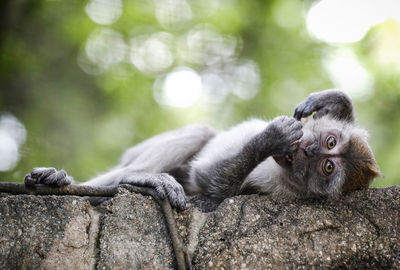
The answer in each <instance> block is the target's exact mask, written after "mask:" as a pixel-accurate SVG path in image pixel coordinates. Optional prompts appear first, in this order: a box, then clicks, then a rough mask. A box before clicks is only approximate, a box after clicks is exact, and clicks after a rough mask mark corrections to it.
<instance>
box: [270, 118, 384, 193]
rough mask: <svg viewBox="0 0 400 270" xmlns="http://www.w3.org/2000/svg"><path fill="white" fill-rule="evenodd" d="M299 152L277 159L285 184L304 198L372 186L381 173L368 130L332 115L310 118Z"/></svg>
mask: <svg viewBox="0 0 400 270" xmlns="http://www.w3.org/2000/svg"><path fill="white" fill-rule="evenodd" d="M303 132H304V135H303V137H302V139H301V142H300V143H299V147H298V149H297V151H296V152H295V153H293V154H292V155H290V156H286V157H285V158H280V159H278V160H277V159H275V160H277V162H278V163H279V165H281V166H282V167H283V168H284V172H285V173H286V174H287V177H285V183H284V184H285V185H286V186H287V188H288V189H289V190H291V191H293V194H298V195H299V196H301V197H326V196H330V197H332V196H336V195H338V194H340V193H343V192H349V191H352V190H357V189H365V188H368V187H369V185H370V184H371V183H372V181H373V180H374V178H376V177H379V176H381V174H380V172H379V168H378V165H377V163H376V161H375V158H374V155H373V153H372V151H371V148H370V147H369V145H368V143H367V132H366V131H365V130H363V129H361V128H358V127H356V126H355V125H354V124H353V123H348V122H344V121H337V120H335V119H331V118H329V117H328V116H325V117H322V118H320V119H310V120H308V122H306V123H305V124H304V127H303Z"/></svg>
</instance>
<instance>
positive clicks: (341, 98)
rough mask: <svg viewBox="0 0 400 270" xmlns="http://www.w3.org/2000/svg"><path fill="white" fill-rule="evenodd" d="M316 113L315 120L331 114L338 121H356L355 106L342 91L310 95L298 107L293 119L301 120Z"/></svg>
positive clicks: (332, 90) (330, 90)
mask: <svg viewBox="0 0 400 270" xmlns="http://www.w3.org/2000/svg"><path fill="white" fill-rule="evenodd" d="M314 112H315V114H314V119H317V118H321V117H322V116H325V115H327V114H330V115H331V116H332V117H334V118H336V119H338V120H344V121H348V122H353V121H354V113H353V104H352V103H351V100H350V98H349V97H348V96H347V95H346V94H345V93H344V92H342V91H340V90H335V89H329V90H325V91H321V92H316V93H312V94H310V95H309V96H308V98H307V99H306V100H304V101H303V102H301V103H300V104H299V105H297V107H296V109H295V111H294V115H293V117H294V118H296V119H297V120H300V119H301V118H306V117H308V116H310V115H311V114H313V113H314Z"/></svg>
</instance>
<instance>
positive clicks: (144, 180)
mask: <svg viewBox="0 0 400 270" xmlns="http://www.w3.org/2000/svg"><path fill="white" fill-rule="evenodd" d="M119 184H130V185H133V186H139V187H148V188H152V189H154V190H155V193H156V195H157V196H158V197H159V198H160V199H164V198H168V199H169V202H170V203H171V206H172V207H174V208H176V209H178V210H180V211H181V210H185V209H186V198H185V191H184V190H183V187H182V186H181V184H179V183H178V182H177V181H176V180H175V178H173V177H172V176H170V175H169V174H167V173H155V174H152V173H138V174H131V175H126V176H124V177H123V180H122V181H120V182H119Z"/></svg>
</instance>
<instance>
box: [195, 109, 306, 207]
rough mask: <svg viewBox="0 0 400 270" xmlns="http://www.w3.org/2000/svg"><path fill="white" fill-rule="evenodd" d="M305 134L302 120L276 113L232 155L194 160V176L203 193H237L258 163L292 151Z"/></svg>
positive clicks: (220, 196)
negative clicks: (210, 160) (204, 162)
mask: <svg viewBox="0 0 400 270" xmlns="http://www.w3.org/2000/svg"><path fill="white" fill-rule="evenodd" d="M302 136H303V131H302V124H301V122H299V121H296V120H295V119H294V118H288V117H286V116H282V117H277V118H275V119H274V120H273V121H272V122H270V123H269V124H268V125H267V127H266V128H265V129H264V130H263V131H262V132H260V133H258V134H256V135H255V136H254V137H253V138H251V139H250V140H249V141H248V142H247V143H246V144H244V145H243V147H242V148H241V149H240V151H239V152H238V153H236V154H235V155H233V156H232V157H229V158H226V159H220V160H219V161H216V162H213V163H211V164H208V165H207V166H201V165H200V164H196V163H194V164H193V167H192V171H191V173H190V174H191V180H192V181H194V182H195V184H196V185H197V186H198V187H199V188H200V190H201V192H202V193H203V194H204V195H206V196H209V197H212V198H214V199H224V198H227V197H231V196H234V195H237V194H239V192H240V188H241V186H242V184H243V182H244V180H245V179H246V177H247V176H248V175H249V174H250V173H251V171H253V170H254V168H255V167H257V165H258V164H260V163H261V162H262V161H264V160H265V159H266V158H267V157H269V156H273V155H282V156H284V155H286V154H291V153H293V152H294V151H295V150H296V148H297V144H296V143H295V142H296V141H298V140H299V139H300V138H301V137H302ZM210 158H211V157H210ZM197 165H198V166H197Z"/></svg>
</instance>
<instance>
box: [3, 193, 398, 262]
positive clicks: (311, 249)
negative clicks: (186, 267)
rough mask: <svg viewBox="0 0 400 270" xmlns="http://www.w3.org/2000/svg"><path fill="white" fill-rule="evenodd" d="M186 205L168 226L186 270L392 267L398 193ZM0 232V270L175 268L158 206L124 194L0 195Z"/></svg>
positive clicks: (395, 250)
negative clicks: (186, 256) (174, 230)
mask: <svg viewBox="0 0 400 270" xmlns="http://www.w3.org/2000/svg"><path fill="white" fill-rule="evenodd" d="M194 205H196V204H194V203H193V204H192V206H191V207H190V208H189V209H188V210H187V211H185V212H183V213H180V214H179V215H177V216H176V220H177V225H178V230H179V234H180V236H181V237H182V238H183V240H184V243H185V244H186V245H187V246H188V250H189V251H190V253H191V254H193V266H194V268H195V269H299V268H300V269H301V268H305V269H310V268H311V269H400V187H390V188H384V189H370V190H365V191H358V192H354V193H351V194H349V195H347V196H344V197H342V198H340V199H338V200H331V201H309V200H308V201H277V200H274V199H271V198H269V197H268V196H258V195H251V196H239V197H235V198H230V199H227V200H225V201H224V202H223V203H222V204H221V205H219V206H218V207H216V209H215V211H212V212H209V211H210V209H211V208H210V207H208V206H207V207H206V209H198V208H196V207H195V206H194ZM199 205H200V204H197V205H196V206H199ZM205 212H208V213H205ZM0 226H1V230H0V266H1V267H0V268H1V269H173V268H174V267H175V261H174V255H173V250H172V246H171V242H170V238H169V235H168V231H167V228H166V225H165V220H164V217H163V215H162V213H161V210H160V207H159V206H158V205H157V204H156V203H155V202H154V200H153V199H151V198H150V197H147V196H142V195H138V194H131V193H129V192H127V191H122V192H121V193H120V194H118V195H117V196H115V197H114V198H113V199H112V200H110V201H108V202H105V203H103V204H101V205H100V206H98V207H93V206H91V205H90V204H89V203H88V202H87V201H86V200H85V199H83V198H78V197H74V196H30V195H6V194H0Z"/></svg>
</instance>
